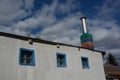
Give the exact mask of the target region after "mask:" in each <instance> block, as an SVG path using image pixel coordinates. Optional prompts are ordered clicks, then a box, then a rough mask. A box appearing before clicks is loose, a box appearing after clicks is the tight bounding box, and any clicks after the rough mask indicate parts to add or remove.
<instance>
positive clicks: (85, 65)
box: [81, 57, 89, 69]
mask: <svg viewBox="0 0 120 80" xmlns="http://www.w3.org/2000/svg"><path fill="white" fill-rule="evenodd" d="M81 61H82V68H83V69H89V62H88V58H86V57H81Z"/></svg>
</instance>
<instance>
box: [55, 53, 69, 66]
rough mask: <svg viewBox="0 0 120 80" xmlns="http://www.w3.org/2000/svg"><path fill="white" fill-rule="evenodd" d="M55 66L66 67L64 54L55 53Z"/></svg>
mask: <svg viewBox="0 0 120 80" xmlns="http://www.w3.org/2000/svg"><path fill="white" fill-rule="evenodd" d="M57 67H67V64H66V54H61V53H57Z"/></svg>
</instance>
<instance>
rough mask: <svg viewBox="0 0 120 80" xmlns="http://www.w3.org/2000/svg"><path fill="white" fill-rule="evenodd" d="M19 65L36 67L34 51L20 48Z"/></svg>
mask: <svg viewBox="0 0 120 80" xmlns="http://www.w3.org/2000/svg"><path fill="white" fill-rule="evenodd" d="M19 64H20V65H28V66H35V56H34V50H30V49H24V48H20V54H19Z"/></svg>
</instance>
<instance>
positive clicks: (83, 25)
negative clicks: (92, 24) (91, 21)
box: [80, 17, 87, 33]
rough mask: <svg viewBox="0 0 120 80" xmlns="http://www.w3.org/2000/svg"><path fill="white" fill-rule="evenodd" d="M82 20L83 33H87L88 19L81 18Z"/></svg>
mask: <svg viewBox="0 0 120 80" xmlns="http://www.w3.org/2000/svg"><path fill="white" fill-rule="evenodd" d="M80 20H81V22H82V27H83V33H87V27H86V17H81V18H80Z"/></svg>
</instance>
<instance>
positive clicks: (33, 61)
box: [19, 48, 35, 66]
mask: <svg viewBox="0 0 120 80" xmlns="http://www.w3.org/2000/svg"><path fill="white" fill-rule="evenodd" d="M21 51H30V52H32V56H31V58H32V62H31V64H27V63H21V58H22V53H21ZM25 59H30V58H25ZM19 65H23V66H35V52H34V50H32V49H26V48H20V49H19Z"/></svg>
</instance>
